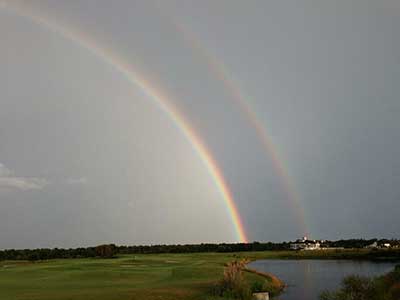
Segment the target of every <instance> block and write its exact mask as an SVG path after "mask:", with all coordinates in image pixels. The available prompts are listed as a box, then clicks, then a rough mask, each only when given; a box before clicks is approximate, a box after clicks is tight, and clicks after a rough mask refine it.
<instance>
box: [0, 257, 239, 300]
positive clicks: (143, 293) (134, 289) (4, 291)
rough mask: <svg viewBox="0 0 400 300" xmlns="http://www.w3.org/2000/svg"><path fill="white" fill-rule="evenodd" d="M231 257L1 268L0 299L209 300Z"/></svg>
mask: <svg viewBox="0 0 400 300" xmlns="http://www.w3.org/2000/svg"><path fill="white" fill-rule="evenodd" d="M235 257H236V256H235V255H233V254H214V253H208V254H159V255H126V256H120V257H118V258H115V259H60V260H50V261H41V262H32V263H28V262H15V261H5V262H1V263H0V299H5V300H36V299H40V300H47V299H48V300H50V299H52V300H53V299H60V300H67V299H74V300H81V299H82V300H83V299H88V300H90V299H93V300H94V299H96V300H102V299H104V300H105V299H107V300H114V299H115V300H117V299H118V300H124V299H141V300H146V299H165V300H169V299H171V300H172V299H174V300H177V299H189V300H190V299H208V296H209V291H210V289H211V287H212V286H213V285H214V284H215V283H216V282H217V281H218V280H220V279H221V277H222V274H223V268H224V264H225V263H227V262H229V261H232V260H234V259H235Z"/></svg>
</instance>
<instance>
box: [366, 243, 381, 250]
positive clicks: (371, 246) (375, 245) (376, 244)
mask: <svg viewBox="0 0 400 300" xmlns="http://www.w3.org/2000/svg"><path fill="white" fill-rule="evenodd" d="M365 248H373V249H375V248H378V243H377V242H373V243H372V244H371V245H368V246H365Z"/></svg>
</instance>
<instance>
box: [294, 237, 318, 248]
mask: <svg viewBox="0 0 400 300" xmlns="http://www.w3.org/2000/svg"><path fill="white" fill-rule="evenodd" d="M290 249H292V250H319V249H321V244H320V242H319V241H316V240H309V239H308V238H307V237H306V236H305V237H303V238H302V239H298V240H296V242H294V243H292V244H290Z"/></svg>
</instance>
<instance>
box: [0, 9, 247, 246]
mask: <svg viewBox="0 0 400 300" xmlns="http://www.w3.org/2000/svg"><path fill="white" fill-rule="evenodd" d="M2 7H3V8H7V9H8V10H9V11H11V12H12V13H14V14H16V15H17V16H19V17H25V18H29V19H30V20H32V21H33V22H35V23H36V24H38V25H40V26H43V27H45V28H48V29H50V30H51V31H53V32H54V33H56V34H59V35H61V36H62V37H64V38H66V39H68V40H71V41H73V42H75V43H77V44H78V45H80V46H81V47H83V48H85V49H87V50H88V51H90V52H91V53H92V54H93V55H95V56H96V57H98V58H99V59H101V60H103V61H104V62H106V63H108V64H109V65H111V66H112V67H114V68H115V69H116V70H117V71H119V72H120V73H122V74H123V75H124V76H125V78H127V79H128V80H129V82H131V83H132V84H134V85H136V86H137V87H139V88H140V89H141V90H142V91H143V92H144V93H145V94H146V95H147V96H148V97H149V98H151V99H152V100H153V101H154V102H155V103H156V104H157V105H158V106H159V107H160V109H161V110H162V111H163V112H165V113H166V114H167V115H168V116H169V118H170V119H171V120H172V121H173V122H174V124H175V125H176V127H177V128H178V129H179V130H180V131H181V132H182V134H183V135H184V136H185V138H186V139H187V140H188V141H189V142H190V144H191V146H192V148H193V149H194V150H195V152H196V153H197V154H198V156H199V157H200V159H201V160H202V162H203V163H204V165H205V166H206V168H207V170H208V172H209V174H210V175H211V177H212V179H213V181H214V183H215V185H216V187H217V189H218V191H219V192H220V194H221V196H222V198H223V200H224V202H225V204H226V205H225V206H226V209H227V212H228V214H229V216H230V219H231V222H232V225H233V227H234V230H235V234H236V238H237V240H238V241H239V242H243V243H247V242H248V238H247V236H246V232H245V229H244V226H243V223H242V220H241V217H240V215H239V212H238V209H237V207H236V204H235V201H234V198H233V195H232V192H231V191H230V189H229V187H228V185H227V183H226V180H225V178H224V176H223V174H222V171H221V169H220V168H219V166H218V164H217V162H216V161H215V159H214V158H213V156H212V154H211V153H210V151H209V150H208V149H207V147H206V145H205V144H204V142H203V141H202V139H201V138H200V137H199V136H198V134H197V133H196V132H195V130H194V129H193V128H192V126H191V125H190V123H189V122H188V121H187V120H186V119H185V117H184V115H183V113H182V112H181V111H180V110H179V109H178V107H177V106H176V105H175V104H174V103H173V102H171V101H170V100H169V99H168V98H167V97H166V96H165V95H164V94H163V93H162V92H160V90H159V89H156V88H155V87H153V86H152V85H151V84H150V83H149V82H148V81H147V80H146V79H145V78H144V77H143V76H140V74H138V73H137V72H136V71H135V70H134V68H133V67H132V66H131V65H130V64H129V63H127V62H125V61H124V60H123V59H122V58H121V57H118V56H117V55H116V54H115V53H113V52H112V51H110V50H108V49H106V48H105V47H101V46H100V45H98V44H97V43H96V41H95V40H93V39H91V38H90V37H89V36H87V35H85V34H84V33H83V32H78V31H76V30H73V29H71V28H68V27H66V26H61V25H59V24H57V23H56V22H54V21H52V20H50V19H49V18H48V17H47V18H45V17H43V16H42V15H40V14H39V13H36V12H34V11H32V9H31V10H27V9H26V7H22V5H17V4H16V2H12V5H9V4H6V5H3V6H2Z"/></svg>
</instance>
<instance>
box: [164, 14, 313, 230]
mask: <svg viewBox="0 0 400 300" xmlns="http://www.w3.org/2000/svg"><path fill="white" fill-rule="evenodd" d="M169 20H170V21H171V23H172V24H173V26H174V27H175V28H176V30H177V32H179V33H180V34H181V35H182V37H183V38H184V39H185V40H186V42H187V44H189V45H190V46H191V48H192V49H193V51H194V52H195V53H196V54H197V55H198V56H200V57H202V58H203V60H204V61H205V62H206V63H207V65H208V67H209V69H210V71H211V73H213V74H214V76H215V77H216V78H217V79H218V80H219V81H221V82H222V84H223V86H224V88H225V90H226V91H227V92H228V93H229V95H230V96H231V97H230V99H231V100H232V101H233V102H234V103H235V104H236V105H237V107H238V108H239V110H240V111H241V112H242V113H243V115H244V116H245V118H246V119H247V120H248V121H249V123H250V124H251V125H252V127H253V128H254V129H255V132H256V134H257V136H258V139H259V140H260V142H261V144H262V147H263V148H264V149H265V151H266V153H267V155H268V156H269V157H270V158H271V160H272V163H273V166H274V170H275V172H276V173H277V175H278V176H279V178H280V179H281V184H282V188H283V190H284V192H285V193H286V197H287V199H288V200H289V202H290V205H291V209H292V210H293V213H294V215H295V216H296V219H297V223H298V224H299V226H300V228H301V232H302V234H303V235H305V236H308V235H309V231H308V229H307V225H306V221H305V212H304V209H303V207H302V205H301V203H300V199H299V198H300V197H299V195H298V193H297V192H296V189H295V188H294V184H293V183H292V180H291V177H290V176H289V172H288V171H287V167H286V165H285V163H284V161H285V160H284V159H283V158H282V156H281V155H280V154H279V151H278V150H277V148H276V146H275V145H274V143H273V142H272V138H271V135H270V134H269V132H268V131H267V129H266V128H265V126H264V124H263V123H262V122H261V120H260V118H259V117H258V116H257V114H256V113H255V112H254V110H253V109H252V108H251V107H250V105H249V104H248V103H247V101H246V99H248V97H246V96H244V94H243V92H242V91H241V89H239V88H238V84H236V83H235V82H234V80H233V79H232V78H231V76H229V72H228V71H227V69H226V67H225V66H224V64H223V63H222V62H220V61H219V60H217V59H216V57H215V56H214V55H212V54H211V53H210V52H209V51H208V50H207V49H206V48H205V47H204V46H203V45H202V44H201V43H200V42H199V39H198V38H197V37H196V35H195V34H194V33H193V32H192V31H190V30H189V29H188V28H187V27H184V26H182V24H181V23H178V22H177V21H175V20H174V19H171V18H169Z"/></svg>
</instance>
